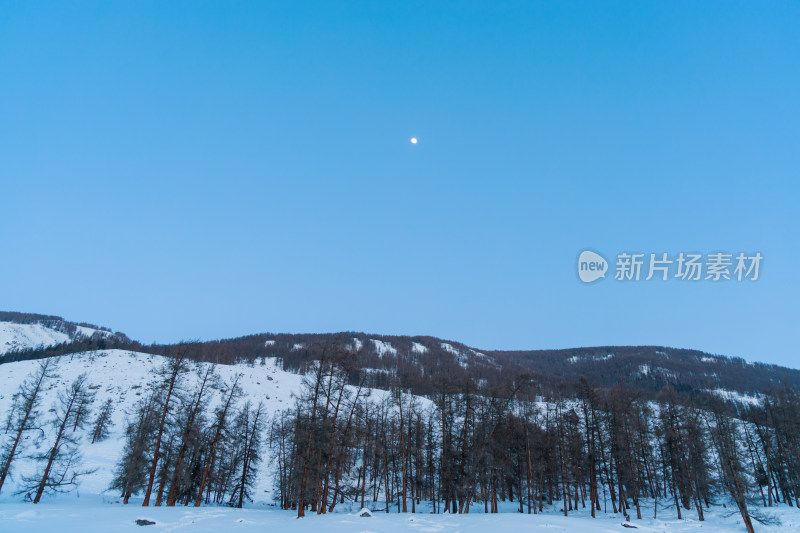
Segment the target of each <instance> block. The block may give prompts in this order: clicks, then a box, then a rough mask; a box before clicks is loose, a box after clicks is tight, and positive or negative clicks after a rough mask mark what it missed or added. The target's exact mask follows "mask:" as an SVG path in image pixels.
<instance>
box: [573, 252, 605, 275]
mask: <svg viewBox="0 0 800 533" xmlns="http://www.w3.org/2000/svg"><path fill="white" fill-rule="evenodd" d="M607 271H608V261H606V260H605V258H604V257H603V256H602V255H600V254H598V253H595V252H592V251H591V250H584V251H582V252H581V255H580V257H578V277H579V278H581V281H582V282H584V283H592V282H593V281H597V280H598V279H600V278H604V277H606V272H607Z"/></svg>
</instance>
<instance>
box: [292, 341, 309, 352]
mask: <svg viewBox="0 0 800 533" xmlns="http://www.w3.org/2000/svg"><path fill="white" fill-rule="evenodd" d="M305 347H306V345H305V344H303V343H302V342H298V343H295V344H294V345H293V346H292V351H293V352H296V351H298V350H302V349H303V348H305Z"/></svg>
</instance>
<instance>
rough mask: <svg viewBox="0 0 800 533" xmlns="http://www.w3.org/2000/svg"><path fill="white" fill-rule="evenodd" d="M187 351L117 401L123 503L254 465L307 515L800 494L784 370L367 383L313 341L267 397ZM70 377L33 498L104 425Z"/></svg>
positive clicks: (213, 482)
mask: <svg viewBox="0 0 800 533" xmlns="http://www.w3.org/2000/svg"><path fill="white" fill-rule="evenodd" d="M188 353H189V349H188V348H182V347H180V346H178V347H174V348H173V350H172V351H171V352H170V353H168V354H166V355H168V357H166V358H165V363H164V364H163V367H162V368H161V370H160V371H159V372H158V374H157V375H155V376H153V381H152V383H153V386H152V387H151V388H149V390H148V391H147V393H146V394H143V395H142V397H141V399H140V400H139V401H138V403H137V405H136V410H135V412H134V413H131V415H130V416H128V417H127V419H126V427H125V432H124V435H125V444H124V449H123V453H122V455H121V456H120V457H119V458H118V461H117V463H116V466H115V471H114V481H113V483H112V485H111V486H110V487H109V489H111V490H113V491H114V492H115V493H116V494H117V495H118V496H119V497H120V498H121V500H122V501H123V502H124V503H129V501H130V500H131V498H132V497H135V498H136V499H135V500H134V501H135V502H136V503H138V502H139V501H141V503H142V505H144V506H151V505H152V506H161V505H164V506H174V505H193V506H201V505H207V504H215V505H229V506H233V507H241V506H243V505H244V504H245V503H246V502H250V501H253V498H254V497H255V495H254V494H253V493H252V488H253V485H254V482H255V480H256V479H257V477H258V476H263V475H272V476H274V480H273V482H274V486H275V489H276V490H275V492H274V494H276V495H277V496H276V501H275V504H276V505H278V506H280V508H282V509H285V510H292V511H294V512H296V513H297V516H299V517H302V516H304V515H305V514H307V513H317V514H325V513H330V512H333V511H334V510H335V508H336V506H337V504H341V503H344V502H352V503H354V504H356V505H359V506H361V507H367V508H370V509H373V511H374V510H379V511H384V512H387V513H388V512H399V513H405V512H409V513H414V512H418V509H419V510H422V509H425V512H434V513H469V512H470V510H471V509H472V510H474V509H475V508H476V507H478V508H480V510H482V511H483V512H487V513H490V514H491V513H496V512H498V504H499V502H514V504H515V505H516V507H517V510H518V511H519V512H520V513H527V514H538V513H559V514H563V515H565V516H568V515H569V514H570V513H571V512H573V511H577V510H578V509H581V510H584V509H589V510H590V512H591V515H592V516H595V514H596V513H605V512H613V513H621V514H623V515H625V516H626V517H627V518H628V519H630V520H635V519H641V518H642V517H643V513H644V512H650V513H653V512H655V513H657V512H658V510H659V509H664V508H665V507H671V508H674V510H675V512H676V513H677V515H678V517H679V518H680V516H681V515H682V514H685V513H693V514H696V516H697V519H698V520H703V519H704V510H706V509H708V508H709V507H710V506H712V505H728V506H731V508H732V509H735V510H736V512H738V513H740V514H741V517H742V520H743V522H744V524H745V526H746V528H747V530H748V531H751V532H752V531H754V525H753V523H754V522H756V523H757V522H758V521H759V520H766V518H764V517H763V516H762V515H761V514H760V513H759V509H760V508H764V507H772V506H776V505H787V506H798V507H800V438H799V437H800V396H798V394H797V390H796V389H795V388H793V387H790V386H788V385H786V384H783V385H777V386H775V387H773V388H771V389H769V390H765V391H764V392H763V396H762V401H761V402H756V403H748V404H745V403H733V402H726V401H725V400H724V399H723V398H720V397H718V396H715V395H711V394H704V395H691V394H686V393H685V392H684V393H680V392H678V391H676V389H675V388H674V387H672V386H670V385H665V386H664V387H662V388H661V390H659V391H658V393H657V394H656V395H655V396H654V397H652V398H651V397H650V396H649V395H647V394H646V393H645V392H643V391H641V390H637V389H635V388H633V387H631V386H629V385H628V384H626V383H624V382H623V383H618V384H616V385H614V386H611V387H608V386H599V385H598V384H596V383H595V382H593V381H592V380H590V379H588V378H587V377H585V376H583V377H579V378H578V379H576V380H573V381H568V380H566V379H563V380H561V381H560V382H558V383H555V384H553V380H544V381H539V380H537V379H536V376H535V375H533V374H525V373H519V374H510V375H508V376H506V379H498V380H495V381H494V382H493V383H492V384H491V385H487V384H486V383H485V382H484V383H483V384H479V381H478V380H476V379H475V378H474V377H471V376H469V375H468V374H456V373H454V374H451V375H447V374H444V373H440V374H438V375H437V378H436V380H435V381H434V382H431V383H429V385H428V386H430V387H431V390H429V391H428V392H427V393H426V394H417V393H414V392H413V391H412V387H410V386H409V385H408V383H405V382H404V381H403V377H402V374H401V373H399V372H394V373H386V374H382V375H383V376H384V377H383V379H384V380H385V384H386V386H385V387H381V388H375V387H374V386H372V385H373V383H372V381H373V380H372V377H371V376H372V375H373V374H374V372H368V371H367V370H366V369H364V368H363V367H362V366H361V365H360V364H359V363H358V361H357V360H356V359H355V358H353V356H352V355H353V354H352V352H351V351H349V350H347V349H345V348H343V347H342V346H341V345H340V344H332V343H317V344H310V345H308V346H307V349H306V350H305V351H304V353H305V354H306V356H307V358H306V359H305V360H304V361H303V362H302V363H300V364H299V366H298V368H297V369H296V370H297V371H298V372H299V373H301V374H302V376H303V378H302V386H301V387H300V390H297V391H296V393H295V401H294V404H293V405H291V406H289V407H288V408H286V409H285V410H283V411H281V412H277V413H268V412H267V411H265V409H264V407H263V405H260V404H258V403H254V402H255V399H253V398H248V397H246V396H245V395H244V394H243V392H242V389H241V387H240V385H239V383H238V379H233V380H230V381H228V382H223V381H222V380H220V378H219V377H218V376H217V375H216V373H215V371H214V368H215V367H214V366H213V365H206V367H204V368H205V371H204V372H202V373H201V374H197V372H198V370H197V368H196V367H195V366H194V365H192V364H191V359H190V358H189V357H188ZM52 360H53V359H52V358H43V359H42V360H41V361H40V363H39V370H38V371H37V372H36V373H35V374H33V375H31V376H29V378H28V379H27V380H26V381H25V383H23V385H22V386H21V387H20V389H19V391H17V392H16V394H15V396H14V402H13V405H12V408H11V410H10V412H9V413H7V414H6V417H5V419H4V421H5V423H4V430H5V433H6V434H7V435H8V436H9V437H10V438H9V439H7V442H8V444H7V445H6V447H5V448H4V449H3V450H2V452H0V491H2V489H3V482H4V480H5V478H6V475H7V474H8V472H9V470H10V468H11V466H12V463H13V462H14V460H15V459H17V458H18V456H19V454H18V451H17V444H18V443H19V442H20V438H21V436H22V434H23V433H24V432H26V431H29V430H31V429H32V428H36V427H38V426H40V425H41V424H42V423H44V422H43V418H42V415H41V413H39V409H40V406H39V405H38V403H39V400H38V397H39V394H40V391H41V390H42V388H43V387H44V386H45V384H47V383H48V381H49V380H52V377H53V376H52V373H53V369H52V366H51V364H50V362H51V361H52ZM62 388H63V390H62V391H61V393H60V395H59V402H58V408H57V409H54V413H53V416H51V417H50V418H49V422H48V423H50V424H52V426H53V431H51V432H50V433H49V434H50V435H52V442H51V443H50V444H48V447H47V451H46V453H43V454H41V457H38V458H37V460H38V462H39V464H40V467H39V468H38V470H37V472H36V474H35V475H33V476H30V477H29V478H26V479H25V485H24V488H23V490H22V492H26V491H27V495H28V497H30V498H31V499H32V500H33V501H34V502H38V501H39V500H40V498H41V497H42V494H44V493H47V492H52V491H59V490H69V489H70V487H72V486H74V484H75V483H77V481H78V480H79V478H80V476H81V475H84V474H85V473H86V472H82V471H81V470H80V460H79V458H80V449H79V447H78V446H77V439H76V438H75V435H77V434H80V432H85V433H86V435H89V436H91V442H95V441H96V440H102V439H104V438H105V437H106V436H107V434H108V424H109V423H110V420H111V411H112V410H113V405H112V404H111V402H110V401H109V402H107V403H105V404H103V405H99V406H95V405H93V391H92V390H91V388H90V387H89V385H88V384H87V381H86V379H85V377H79V378H78V379H76V380H75V381H74V382H72V383H64V384H63V385H62ZM645 504H647V505H645ZM645 508H646V509H647V511H645Z"/></svg>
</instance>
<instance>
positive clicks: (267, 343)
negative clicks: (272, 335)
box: [264, 339, 275, 346]
mask: <svg viewBox="0 0 800 533" xmlns="http://www.w3.org/2000/svg"><path fill="white" fill-rule="evenodd" d="M264 346H275V339H269V340H266V341H264Z"/></svg>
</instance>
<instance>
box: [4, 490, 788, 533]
mask: <svg viewBox="0 0 800 533" xmlns="http://www.w3.org/2000/svg"><path fill="white" fill-rule="evenodd" d="M514 508H515V506H514V505H513V504H509V503H508V502H506V505H505V508H503V509H502V510H503V511H507V512H502V513H500V514H496V515H485V514H483V513H482V512H480V511H482V508H481V506H475V507H474V508H473V509H474V510H473V511H472V512H470V514H467V515H431V514H423V513H417V514H410V513H409V514H405V515H400V514H397V513H389V514H386V513H383V512H380V513H379V512H376V513H373V514H372V516H371V517H360V516H358V515H357V513H356V512H338V513H333V514H329V515H322V516H317V515H315V514H313V513H311V514H309V515H307V516H306V517H305V518H302V519H297V518H296V513H295V512H291V511H281V510H278V509H274V508H270V507H260V508H259V507H251V508H246V509H231V508H227V507H200V508H197V509H195V508H193V507H189V508H186V507H172V508H167V507H159V508H155V507H149V508H142V507H140V506H139V505H136V504H134V503H133V502H132V503H131V504H129V505H121V504H118V503H108V500H103V499H102V498H100V497H85V498H81V499H74V498H65V499H64V500H63V501H58V500H56V501H49V502H47V503H41V504H39V505H35V506H34V505H33V504H24V503H5V504H0V531H2V532H3V533H23V532H32V531H35V532H39V531H42V532H49V531H58V532H61V533H73V532H75V533H78V532H80V533H113V532H124V531H138V532H147V531H153V532H167V531H181V532H187V533H188V532H192V533H211V532H214V533H218V532H225V533H227V532H238V531H242V532H270V533H278V532H292V533H321V532H331V533H339V532H341V533H397V532H419V533H460V532H465V533H467V532H476V533H489V532H503V533H512V532H516V531H526V532H527V531H530V532H542V533H559V532H587V533H611V532H620V533H621V532H625V531H641V532H642V533H671V532H676V533H679V532H695V533H698V532H706V533H722V532H735V531H744V527H743V526H742V523H741V520H740V519H739V518H738V513H737V514H731V512H730V511H731V510H730V509H723V508H714V509H712V510H711V511H709V512H708V514H707V516H706V520H705V521H704V522H698V521H697V515H696V514H695V515H693V516H690V517H688V518H686V517H685V518H684V519H683V520H676V519H675V517H674V511H672V510H667V509H664V510H663V511H662V510H659V515H663V518H660V519H657V520H653V519H652V518H646V519H643V520H633V521H632V522H631V525H634V526H635V527H636V529H635V530H634V529H632V528H626V527H623V525H622V524H623V523H624V518H622V517H621V516H618V515H611V514H607V515H606V514H602V513H600V514H599V516H598V518H594V519H593V518H591V517H590V516H589V515H588V512H585V511H581V512H578V513H575V514H572V515H570V516H569V517H564V516H560V515H558V514H557V513H556V512H554V511H549V512H545V513H543V514H539V515H527V514H519V513H516V512H514ZM476 511H477V512H476ZM768 512H769V513H770V516H772V517H774V518H778V519H779V520H780V521H781V524H773V525H769V526H765V525H761V524H759V523H758V522H756V524H755V527H756V532H758V533H778V532H782V533H786V532H790V531H800V511H799V510H797V509H796V508H789V507H784V506H782V507H780V508H773V509H771V510H770V511H768ZM648 513H649V514H650V516H652V506H651V507H650V508H649V509H648ZM687 514H688V515H691V514H692V513H687ZM137 520H148V521H150V522H154V524H152V525H150V526H139V525H137V524H136V521H137Z"/></svg>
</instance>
